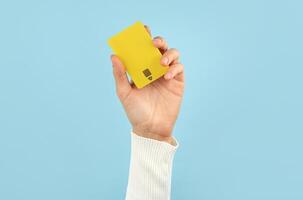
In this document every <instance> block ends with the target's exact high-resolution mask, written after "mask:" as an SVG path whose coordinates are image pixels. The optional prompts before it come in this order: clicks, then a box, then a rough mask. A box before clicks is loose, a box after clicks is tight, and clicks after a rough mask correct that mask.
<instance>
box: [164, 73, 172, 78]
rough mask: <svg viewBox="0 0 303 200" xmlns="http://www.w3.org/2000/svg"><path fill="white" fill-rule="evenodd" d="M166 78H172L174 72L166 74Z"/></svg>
mask: <svg viewBox="0 0 303 200" xmlns="http://www.w3.org/2000/svg"><path fill="white" fill-rule="evenodd" d="M165 77H166V79H171V78H172V77H173V74H172V73H171V72H168V73H167V74H165Z"/></svg>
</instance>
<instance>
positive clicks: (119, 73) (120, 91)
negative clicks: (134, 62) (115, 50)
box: [111, 55, 131, 99]
mask: <svg viewBox="0 0 303 200" xmlns="http://www.w3.org/2000/svg"><path fill="white" fill-rule="evenodd" d="M111 61H112V64H113V75H114V78H115V82H116V92H117V95H118V97H119V98H120V99H124V98H125V96H127V95H128V94H129V92H130V90H131V85H130V83H129V82H128V78H127V75H126V71H125V68H124V66H123V63H122V62H121V61H120V59H119V58H118V56H116V55H112V56H111Z"/></svg>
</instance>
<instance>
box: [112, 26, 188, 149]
mask: <svg viewBox="0 0 303 200" xmlns="http://www.w3.org/2000/svg"><path fill="white" fill-rule="evenodd" d="M146 29H147V31H148V32H149V33H150V31H149V29H148V27H146ZM153 44H154V45H155V47H157V48H159V50H160V52H161V53H162V54H163V55H162V58H161V64H163V65H166V66H169V70H168V72H167V73H166V74H165V75H164V77H161V78H159V79H158V80H156V81H154V82H152V83H151V84H149V85H147V86H145V87H144V88H142V89H138V88H136V87H135V85H134V84H133V83H130V82H129V80H128V78H127V76H126V70H125V67H124V66H123V63H122V62H121V61H120V59H119V58H118V57H117V56H115V55H112V56H111V60H112V64H113V74H114V78H115V82H116V92H117V95H118V97H119V99H120V101H121V103H122V105H123V107H124V109H125V111H126V113H127V116H128V119H129V121H130V123H131V124H132V128H133V132H134V133H136V134H137V135H139V136H142V137H146V138H152V139H156V140H160V141H166V142H168V143H170V144H174V140H173V139H172V131H173V128H174V124H175V122H176V119H177V117H178V113H179V109H180V105H181V101H182V97H183V92H184V73H183V65H182V64H180V63H179V61H178V60H179V52H178V51H177V50H176V49H168V45H167V43H166V41H165V40H164V39H163V38H162V37H155V38H154V39H153Z"/></svg>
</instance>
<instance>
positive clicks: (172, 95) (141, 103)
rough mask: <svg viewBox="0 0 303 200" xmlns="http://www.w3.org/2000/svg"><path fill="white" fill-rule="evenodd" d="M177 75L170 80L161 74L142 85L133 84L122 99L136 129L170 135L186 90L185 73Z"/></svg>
mask: <svg viewBox="0 0 303 200" xmlns="http://www.w3.org/2000/svg"><path fill="white" fill-rule="evenodd" d="M177 78H178V79H177ZM177 78H176V79H172V80H170V81H167V80H165V79H164V78H160V79H159V80H157V81H155V82H153V83H152V84H150V85H148V86H146V87H144V88H143V89H137V88H132V90H131V91H130V92H129V94H128V95H126V96H125V98H123V99H121V101H122V104H123V106H124V108H125V110H126V113H127V115H128V118H129V120H130V122H131V123H132V125H133V128H134V129H137V130H139V131H140V130H142V131H144V132H149V133H153V134H157V135H159V136H169V135H170V133H171V131H172V129H173V125H174V123H175V121H176V119H177V116H178V112H179V108H180V105H181V101H182V96H183V90H184V82H183V74H182V75H180V77H177Z"/></svg>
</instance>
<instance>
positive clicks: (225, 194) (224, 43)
mask: <svg viewBox="0 0 303 200" xmlns="http://www.w3.org/2000/svg"><path fill="white" fill-rule="evenodd" d="M301 2H302V1H263V0H257V1H240V0H239V1H236V0H232V1H190V0H187V1H182V2H181V1H178V2H177V1H173V0H170V1H160V0H153V1H146V2H143V1H140V2H138V1H112V0H111V1H110V0H107V1H104V0H101V1H100V0H99V1H71V0H70V1H61V0H60V1H59V0H53V1H1V2H0V25H1V26H0V58H1V59H0V199H3V200H11V199H30V200H36V199H37V200H41V199H43V200H48V199H49V200H53V199H58V200H61V199H62V200H66V199H72V200H78V199H79V200H83V199H123V198H124V195H125V189H126V185H127V177H128V167H129V153H130V137H129V131H130V128H131V127H130V125H129V123H128V121H127V118H126V116H125V114H124V111H123V109H122V106H121V105H120V103H119V101H118V100H117V98H116V96H115V91H114V81H113V78H112V67H111V63H110V60H109V55H110V53H111V50H110V48H109V47H108V46H107V44H106V40H107V39H108V38H109V37H110V36H111V35H113V34H115V33H117V32H119V31H120V30H121V29H123V28H124V27H127V26H129V25H131V24H132V23H133V22H135V21H137V20H141V21H143V22H144V23H146V24H148V25H149V26H150V27H151V29H152V32H153V33H154V35H162V36H164V37H165V38H167V40H168V42H169V43H170V45H171V46H172V47H176V48H178V49H179V50H180V51H181V54H182V62H183V63H184V65H185V68H186V78H187V84H186V93H185V98H184V103H183V107H182V110H181V114H180V117H179V119H178V122H177V125H176V128H175V136H176V137H177V138H178V140H179V142H180V144H181V146H180V148H179V150H178V152H177V154H176V157H175V163H174V174H173V183H172V184H173V191H172V199H176V200H182V199H191V200H194V199H197V200H200V199H210V200H243V199H245V200H250V199H251V200H255V199H260V200H261V199H262V200H263V199H264V200H265V199H266V200H268V199H274V200H279V199H292V200H297V199H303V156H302V154H303V145H302V143H303V136H302V134H303V126H302V124H303V123H302V121H303V116H302V113H303V105H302V104H303V103H302V102H303V95H302V86H303V81H302V75H303V70H302V67H303V60H302V54H303V48H302V45H303V39H302V35H303V28H302V27H303V20H302V19H303V12H302V8H303V4H302V3H301Z"/></svg>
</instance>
